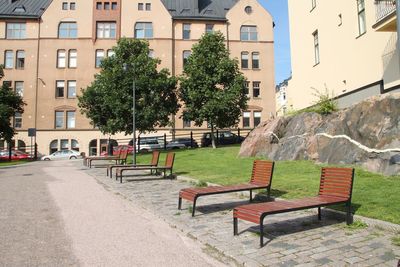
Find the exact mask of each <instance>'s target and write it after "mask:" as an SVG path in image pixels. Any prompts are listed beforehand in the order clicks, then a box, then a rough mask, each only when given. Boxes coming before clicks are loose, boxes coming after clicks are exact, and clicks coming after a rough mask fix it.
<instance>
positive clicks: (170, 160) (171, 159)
mask: <svg viewBox="0 0 400 267" xmlns="http://www.w3.org/2000/svg"><path fill="white" fill-rule="evenodd" d="M174 160H175V153H174V152H169V153H168V154H167V157H166V158H165V167H167V168H171V169H172V167H173V166H174Z"/></svg>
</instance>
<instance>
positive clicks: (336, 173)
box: [319, 167, 354, 200]
mask: <svg viewBox="0 0 400 267" xmlns="http://www.w3.org/2000/svg"><path fill="white" fill-rule="evenodd" d="M353 180H354V168H332V167H324V168H322V170H321V182H320V185H319V195H320V196H333V197H341V198H345V199H347V200H350V199H351V194H352V191H353Z"/></svg>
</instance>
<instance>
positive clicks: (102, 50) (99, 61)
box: [94, 49, 105, 69]
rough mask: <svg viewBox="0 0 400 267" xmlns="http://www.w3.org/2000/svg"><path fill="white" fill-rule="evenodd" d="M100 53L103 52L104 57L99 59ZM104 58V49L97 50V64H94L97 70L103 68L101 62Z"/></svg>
mask: <svg viewBox="0 0 400 267" xmlns="http://www.w3.org/2000/svg"><path fill="white" fill-rule="evenodd" d="M99 52H103V56H102V57H99V56H98V53H99ZM99 58H101V59H99ZM104 58H105V51H104V49H96V51H95V63H94V66H95V68H96V69H98V68H101V61H102V60H103V59H104ZM98 59H99V60H98Z"/></svg>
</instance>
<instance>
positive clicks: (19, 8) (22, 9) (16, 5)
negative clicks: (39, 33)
mask: <svg viewBox="0 0 400 267" xmlns="http://www.w3.org/2000/svg"><path fill="white" fill-rule="evenodd" d="M51 1H52V0H14V1H12V0H0V18H40V17H41V16H42V14H43V12H44V11H45V10H46V8H47V7H48V6H49V5H50V3H51Z"/></svg>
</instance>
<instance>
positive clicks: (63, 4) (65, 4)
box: [61, 2, 68, 10]
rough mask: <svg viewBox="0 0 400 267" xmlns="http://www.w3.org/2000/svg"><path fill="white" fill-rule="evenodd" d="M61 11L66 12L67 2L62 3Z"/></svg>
mask: <svg viewBox="0 0 400 267" xmlns="http://www.w3.org/2000/svg"><path fill="white" fill-rule="evenodd" d="M61 9H62V10H68V2H62V4H61Z"/></svg>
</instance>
